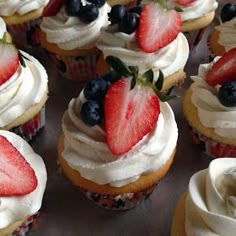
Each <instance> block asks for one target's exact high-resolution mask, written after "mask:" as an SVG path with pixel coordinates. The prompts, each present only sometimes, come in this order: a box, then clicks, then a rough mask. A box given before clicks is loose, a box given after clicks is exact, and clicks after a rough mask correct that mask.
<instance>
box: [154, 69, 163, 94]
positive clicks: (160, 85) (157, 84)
mask: <svg viewBox="0 0 236 236" xmlns="http://www.w3.org/2000/svg"><path fill="white" fill-rule="evenodd" d="M163 83H164V74H163V73H162V71H161V70H160V71H159V77H158V80H157V81H156V83H155V86H156V88H157V89H158V90H161V89H162V87H163Z"/></svg>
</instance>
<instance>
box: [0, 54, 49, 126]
mask: <svg viewBox="0 0 236 236" xmlns="http://www.w3.org/2000/svg"><path fill="white" fill-rule="evenodd" d="M21 53H22V54H23V55H24V56H25V57H26V58H27V59H24V62H25V64H26V67H23V66H22V65H19V68H18V70H17V71H16V72H15V74H14V75H13V76H12V77H11V78H10V79H9V80H8V81H7V82H5V83H4V84H2V85H1V86H0V128H4V127H5V126H7V125H9V124H10V123H11V122H12V121H14V120H15V119H17V118H18V117H19V116H21V115H22V114H23V113H24V112H25V111H27V110H28V109H29V108H30V107H32V106H34V105H36V104H38V103H39V102H41V100H42V98H43V97H44V96H45V94H46V93H47V90H48V85H47V84H48V77H47V73H46V71H45V69H44V67H43V66H42V65H41V64H40V62H39V61H38V60H37V59H35V58H34V57H32V56H30V55H29V54H27V53H25V52H23V51H21ZM0 60H4V58H3V59H1V55H0Z"/></svg>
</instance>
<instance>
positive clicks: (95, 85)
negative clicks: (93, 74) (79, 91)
mask: <svg viewBox="0 0 236 236" xmlns="http://www.w3.org/2000/svg"><path fill="white" fill-rule="evenodd" d="M106 91H107V82H106V81H105V80H104V79H101V78H96V79H92V80H89V81H88V83H87V84H86V85H85V87H84V96H85V98H86V99H94V100H100V99H102V98H103V97H104V95H105V93H106Z"/></svg>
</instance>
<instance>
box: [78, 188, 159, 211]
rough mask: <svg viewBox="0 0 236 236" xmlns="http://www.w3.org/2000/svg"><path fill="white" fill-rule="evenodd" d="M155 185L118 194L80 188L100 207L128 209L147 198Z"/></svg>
mask: <svg viewBox="0 0 236 236" xmlns="http://www.w3.org/2000/svg"><path fill="white" fill-rule="evenodd" d="M156 185H157V184H155V185H153V186H152V187H150V188H148V189H146V190H143V191H139V192H136V193H124V194H119V195H109V194H102V193H96V192H91V191H89V190H87V189H84V188H80V190H81V192H83V193H84V195H85V196H86V197H87V198H88V199H90V200H91V201H93V202H94V203H95V204H96V205H98V206H100V207H103V208H106V209H109V210H128V209H132V208H134V207H136V206H137V205H139V204H140V203H141V202H143V201H144V200H145V199H147V198H148V197H149V196H150V195H151V193H152V192H153V190H154V188H155V187H156Z"/></svg>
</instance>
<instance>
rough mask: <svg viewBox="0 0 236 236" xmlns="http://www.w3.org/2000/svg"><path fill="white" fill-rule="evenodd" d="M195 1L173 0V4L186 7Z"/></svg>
mask: <svg viewBox="0 0 236 236" xmlns="http://www.w3.org/2000/svg"><path fill="white" fill-rule="evenodd" d="M195 1H196V0H174V2H175V3H177V4H178V5H180V6H184V7H186V6H188V5H189V4H191V3H192V2H195Z"/></svg>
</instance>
